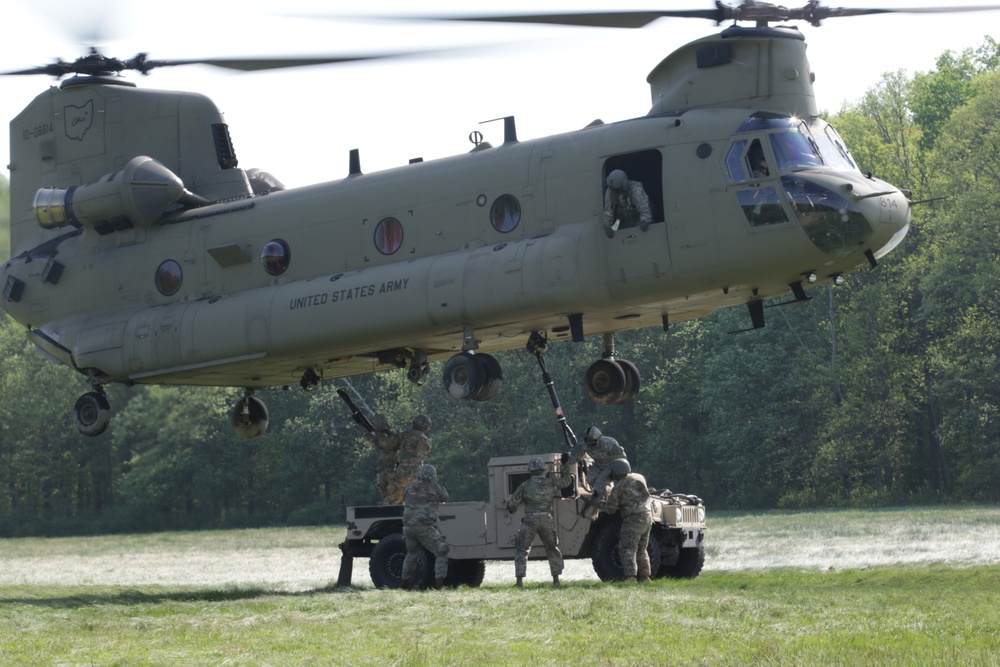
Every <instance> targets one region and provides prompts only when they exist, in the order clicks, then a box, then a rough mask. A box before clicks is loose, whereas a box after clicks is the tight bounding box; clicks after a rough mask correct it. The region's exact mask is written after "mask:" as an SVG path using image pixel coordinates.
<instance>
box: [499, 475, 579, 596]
mask: <svg viewBox="0 0 1000 667" xmlns="http://www.w3.org/2000/svg"><path fill="white" fill-rule="evenodd" d="M528 472H529V473H531V477H530V478H528V479H527V480H525V481H523V482H521V485H520V486H518V487H517V490H516V491H514V495H513V496H511V497H510V500H508V501H507V511H508V512H510V513H511V514H513V513H514V512H516V511H517V508H518V507H519V506H520V505H521V504H522V503H523V504H524V518H523V519H521V528H520V530H518V531H517V553H516V555H515V557H514V576H516V577H517V583H516V584H515V586H517V587H518V588H522V587H523V586H524V584H523V582H524V575H525V573H526V572H527V568H528V554H529V553H530V552H531V542H532V540H534V539H535V534H537V535H538V536H539V537H540V538H542V545H543V546H544V547H545V555H546V556H547V557H548V559H549V570H551V572H552V585H553V586H558V585H559V575H560V574H562V571H563V558H562V553H561V552H560V551H559V547H558V546H556V523H555V519H553V518H552V499H553V498H558V497H559V495H560V489H565V488H566V487H567V486H569V485H570V484H572V483H573V478H572V477H571V476H570V475H569V472H568V466H567V461H564V462H563V463H562V465H561V466H560V467H559V474H558V475H557V476H555V477H547V476H546V475H545V462H544V461H542V460H541V459H538V458H535V459H531V460H530V461H528Z"/></svg>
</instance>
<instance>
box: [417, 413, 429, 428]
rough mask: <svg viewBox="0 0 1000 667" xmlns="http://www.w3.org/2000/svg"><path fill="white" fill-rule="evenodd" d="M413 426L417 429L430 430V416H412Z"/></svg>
mask: <svg viewBox="0 0 1000 667" xmlns="http://www.w3.org/2000/svg"><path fill="white" fill-rule="evenodd" d="M413 428H414V429H416V430H418V431H429V430H431V418H430V417H428V416H427V415H417V416H416V417H414V418H413Z"/></svg>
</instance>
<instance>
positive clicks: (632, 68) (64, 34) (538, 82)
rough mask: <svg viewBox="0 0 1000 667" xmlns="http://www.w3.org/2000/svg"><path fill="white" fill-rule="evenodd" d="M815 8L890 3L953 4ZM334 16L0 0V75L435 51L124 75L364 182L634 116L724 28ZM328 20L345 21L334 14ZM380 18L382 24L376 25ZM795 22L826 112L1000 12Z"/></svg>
mask: <svg viewBox="0 0 1000 667" xmlns="http://www.w3.org/2000/svg"><path fill="white" fill-rule="evenodd" d="M345 4H346V3H345ZM730 4H731V3H730ZM780 4H784V5H786V6H801V5H802V4H804V2H801V1H799V0H785V1H783V2H781V3H780ZM824 4H825V5H828V6H833V7H872V6H875V7H880V8H899V7H927V6H942V5H947V4H949V3H946V2H944V0H937V1H936V2H930V1H925V0H871V1H870V2H861V1H859V0H840V1H839V2H837V1H836V0H830V2H825V3H824ZM959 4H961V5H962V6H972V5H998V4H1000V1H997V0H995V1H994V2H984V1H982V0H962V1H961V2H960V3H959ZM32 5H34V7H32ZM333 6H334V5H333V3H329V2H323V1H321V0H285V1H284V2H281V3H276V2H273V0H240V1H239V2H236V1H233V0H201V1H200V2H195V1H194V0H171V1H170V2H166V3H138V2H129V1H127V0H85V1H84V0H76V1H75V2H70V1H67V0H47V2H45V3H38V2H34V1H33V0H31V2H28V1H26V0H8V2H5V3H4V6H3V8H2V9H0V16H2V17H3V21H2V23H3V26H4V33H3V34H2V37H0V71H12V70H19V69H25V68H29V67H33V66H42V65H46V64H49V63H51V62H53V61H54V60H55V59H57V58H62V59H63V60H67V61H69V60H73V59H75V58H76V57H78V56H81V55H84V54H85V53H86V51H87V49H88V48H89V46H91V45H97V46H98V47H99V48H100V49H101V51H102V52H103V53H104V54H105V55H109V56H115V57H118V58H122V59H127V58H129V57H131V56H133V55H135V54H136V53H138V52H140V51H141V52H147V53H149V54H150V57H151V58H154V59H157V58H160V59H190V58H206V57H229V56H232V57H239V56H295V55H317V54H321V55H343V54H345V53H347V54H357V53H371V52H381V53H385V52H392V53H396V52H414V51H421V52H423V51H427V52H429V53H426V54H425V55H421V56H417V57H408V58H392V59H384V60H378V61H374V62H367V63H355V64H350V65H336V66H330V65H326V66H317V67H303V68H296V69H294V70H278V71H269V72H256V73H238V72H233V71H231V70H223V69H219V68H213V67H208V66H203V65H197V66H185V67H174V68H163V69H158V70H154V71H153V72H152V73H151V74H150V75H149V76H147V77H143V76H142V75H140V74H138V73H134V72H133V73H129V74H128V77H129V78H130V79H132V80H134V81H135V82H136V83H137V84H138V85H140V86H143V87H146V88H161V89H170V90H190V91H195V92H200V93H203V94H206V95H208V96H209V97H211V98H212V99H213V100H214V101H215V102H216V104H217V105H218V106H219V108H220V109H221V110H222V112H223V113H224V114H225V117H226V121H227V123H228V124H229V127H230V133H231V135H232V138H233V144H234V146H235V149H236V154H237V157H238V158H239V161H240V166H241V167H244V168H251V167H258V168H261V169H264V170H266V171H269V172H271V173H272V174H274V175H275V176H276V177H277V178H279V179H280V180H282V181H283V182H284V183H285V184H286V185H288V186H290V187H295V186H301V185H308V184H310V183H317V182H322V181H328V180H337V179H340V178H343V177H344V176H346V174H347V171H348V155H349V151H350V150H351V149H355V148H356V149H359V150H360V155H361V168H362V171H364V172H366V173H369V172H373V171H379V170H382V169H387V168H391V167H396V166H401V165H405V164H406V163H407V162H408V161H409V160H410V159H411V158H416V157H422V158H424V159H425V160H430V159H435V158H441V157H446V156H449V155H455V154H459V153H463V152H466V151H468V150H469V149H471V148H472V144H471V143H469V140H468V137H469V134H470V133H471V132H473V131H477V130H478V131H479V132H482V133H483V135H484V136H485V138H486V140H487V141H491V142H492V143H493V144H494V145H497V144H500V143H502V141H503V123H501V122H492V123H490V122H484V121H490V120H492V119H497V118H501V117H504V116H511V115H512V116H514V117H515V120H516V123H517V133H518V138H519V139H520V140H522V141H524V140H527V139H533V138H538V137H543V136H547V135H550V134H556V133H560V132H568V131H572V130H575V129H579V128H582V127H584V126H586V125H587V124H588V123H590V122H591V121H593V120H594V119H598V118H599V119H601V120H603V121H605V122H613V121H618V120H624V119H627V118H633V117H636V116H641V115H644V114H645V113H646V112H647V111H648V110H649V107H650V94H649V87H648V84H647V83H646V75H647V74H648V73H649V71H650V70H652V69H653V67H655V66H656V64H657V63H659V62H660V60H662V59H663V58H664V57H666V56H667V55H668V54H669V53H670V52H671V51H672V50H673V49H674V48H676V47H678V46H680V45H682V44H685V43H687V42H690V41H693V40H695V39H697V38H699V37H702V36H705V35H709V34H713V33H715V32H718V31H719V30H720V29H721V27H716V26H715V24H714V23H713V22H711V21H708V20H695V19H676V18H674V19H660V20H658V21H656V22H654V23H653V24H651V25H649V26H647V27H645V28H642V29H636V30H624V29H599V28H572V27H555V26H533V25H516V24H513V25H511V24H507V25H505V24H496V25H495V24H473V23H447V24H442V23H441V22H436V21H414V20H399V19H398V17H400V16H403V17H407V16H413V15H414V13H415V11H417V10H414V9H413V7H414V3H412V2H410V3H407V2H404V1H402V0H396V1H393V0H369V2H367V3H365V6H364V7H363V8H361V4H360V3H358V4H357V5H352V6H350V8H347V9H341V8H340V7H338V8H337V9H336V10H332V9H330V8H331V7H333ZM469 6H470V3H467V2H452V1H447V0H423V2H421V3H420V10H419V11H420V12H426V13H428V14H433V13H438V14H448V13H453V14H454V13H459V14H466V13H469V11H470V10H469ZM474 6H475V11H476V12H477V13H479V12H481V13H503V12H522V13H528V12H556V11H598V10H603V9H614V10H616V11H621V10H625V9H665V8H669V9H710V8H712V7H713V6H714V5H713V2H711V1H710V0H660V2H659V3H655V2H642V1H637V2H631V3H630V2H625V3H622V4H617V3H616V4H614V5H612V4H610V3H606V2H605V3H599V2H593V1H592V0H579V1H577V2H554V1H549V2H545V1H544V0H536V1H535V2H531V3H528V2H519V0H508V1H506V2H495V1H493V0H481V1H480V2H477V3H476V4H475V5H474ZM333 11H336V12H338V13H339V14H340V16H337V17H334V16H328V14H329V13H330V12H333ZM351 14H363V15H364V16H363V17H361V16H354V17H352V16H351ZM319 15H324V18H320V17H319ZM379 16H381V17H383V18H381V19H376V18H371V17H379ZM722 27H725V26H722ZM798 27H799V29H800V30H801V31H802V33H803V34H804V35H805V37H806V42H807V44H808V45H809V49H808V52H807V54H808V57H809V59H810V63H811V65H812V69H813V71H814V72H815V73H816V83H815V90H816V95H817V100H818V104H819V108H820V109H821V110H827V111H831V112H836V111H837V110H839V109H840V108H841V107H842V105H843V104H845V103H854V102H857V101H858V100H860V98H861V97H862V96H863V95H864V93H865V92H866V91H867V90H869V89H870V88H871V87H873V86H875V85H876V84H877V83H878V82H879V80H880V78H881V77H882V75H883V74H884V73H887V72H895V71H898V70H903V71H904V72H906V73H907V74H908V75H912V74H914V73H916V72H924V71H929V70H931V69H933V68H934V65H935V61H936V59H937V57H938V56H939V55H940V54H941V53H943V52H945V51H954V52H961V51H963V50H964V49H966V48H970V47H976V46H979V45H980V44H982V42H983V40H984V38H985V36H987V35H989V36H992V37H993V38H994V39H1000V11H992V12H974V13H963V14H892V15H876V16H865V17H853V18H837V19H830V20H828V21H826V22H824V24H823V25H822V26H820V27H818V28H816V27H813V26H810V25H804V24H799V25H798ZM56 84H57V82H56V81H55V80H54V79H52V78H51V77H47V76H44V75H36V76H17V77H14V76H8V77H0V116H3V117H5V118H7V119H8V120H9V119H12V118H13V117H14V116H15V115H16V114H17V113H19V111H20V110H21V109H22V108H23V107H24V106H25V105H27V104H28V103H29V102H30V101H31V99H32V98H33V97H34V96H35V95H37V94H39V93H40V92H42V91H44V90H45V89H46V88H48V87H50V86H52V85H56ZM0 134H2V136H0V156H3V159H2V160H0V163H2V164H0V166H2V168H3V172H2V173H3V174H4V175H5V176H8V177H9V176H10V173H9V171H8V170H7V168H6V167H7V162H8V161H9V155H10V150H9V148H10V146H9V132H3V133H0ZM153 157H155V156H153Z"/></svg>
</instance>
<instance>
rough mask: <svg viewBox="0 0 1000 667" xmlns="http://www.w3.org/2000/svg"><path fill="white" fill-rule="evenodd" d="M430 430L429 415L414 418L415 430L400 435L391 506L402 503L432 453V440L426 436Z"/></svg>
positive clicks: (391, 486)
mask: <svg viewBox="0 0 1000 667" xmlns="http://www.w3.org/2000/svg"><path fill="white" fill-rule="evenodd" d="M430 428H431V418H430V417H428V416H427V415H417V416H416V417H414V418H413V428H411V429H410V430H409V431H406V432H405V433H402V434H400V435H399V451H398V452H397V453H396V471H395V472H394V473H393V476H392V483H391V484H390V485H389V500H390V502H389V504H391V505H399V504H400V503H402V502H403V490H404V489H406V485H407V484H409V483H410V482H413V481H414V480H416V479H417V471H418V470H420V466H422V465H423V464H424V459H426V458H427V455H428V454H430V452H431V439H430V438H428V437H427V436H426V435H425V434H426V433H427V431H429V430H430Z"/></svg>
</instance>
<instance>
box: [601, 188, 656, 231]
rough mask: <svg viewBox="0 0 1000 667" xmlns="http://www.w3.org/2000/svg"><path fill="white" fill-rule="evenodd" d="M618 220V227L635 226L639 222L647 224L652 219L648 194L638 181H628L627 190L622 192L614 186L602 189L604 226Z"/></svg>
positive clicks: (608, 225)
mask: <svg viewBox="0 0 1000 667" xmlns="http://www.w3.org/2000/svg"><path fill="white" fill-rule="evenodd" d="M615 220H618V221H619V225H618V228H619V229H625V228H627V227H635V226H636V225H638V224H640V223H643V222H644V223H646V224H649V223H651V222H652V221H653V212H652V210H651V209H650V208H649V196H648V195H647V194H646V190H645V189H644V188H643V187H642V183H640V182H639V181H629V182H628V190H627V191H625V192H623V191H621V190H615V189H614V188H607V189H606V190H605V191H604V226H605V227H611V226H612V225H614V224H615Z"/></svg>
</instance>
